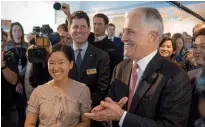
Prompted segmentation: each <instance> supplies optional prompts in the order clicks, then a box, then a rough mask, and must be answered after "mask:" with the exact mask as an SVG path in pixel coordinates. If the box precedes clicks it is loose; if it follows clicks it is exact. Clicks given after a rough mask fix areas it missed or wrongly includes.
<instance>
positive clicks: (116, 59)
mask: <svg viewBox="0 0 205 127" xmlns="http://www.w3.org/2000/svg"><path fill="white" fill-rule="evenodd" d="M90 40H92V39H90ZM90 43H91V44H92V45H94V46H95V47H97V48H99V49H102V50H104V51H106V52H107V53H108V54H109V57H110V72H111V74H112V72H113V70H114V68H115V66H116V65H117V64H119V63H120V62H121V61H122V60H123V57H121V56H120V55H119V53H118V51H117V47H116V45H115V44H114V43H113V42H112V41H111V40H109V39H108V37H106V38H104V39H103V40H101V41H98V42H94V41H92V42H90Z"/></svg>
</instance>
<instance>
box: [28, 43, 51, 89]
mask: <svg viewBox="0 0 205 127" xmlns="http://www.w3.org/2000/svg"><path fill="white" fill-rule="evenodd" d="M35 47H36V46H35V45H31V46H30V47H29V49H28V50H30V49H33V48H35ZM45 48H46V51H47V53H46V54H48V52H49V51H50V49H51V44H50V45H49V46H48V47H45ZM34 59H35V58H34ZM30 64H31V65H30V77H28V78H29V82H30V84H31V86H32V87H33V88H36V87H37V86H38V85H40V84H44V83H45V82H48V81H49V80H50V75H49V73H48V69H47V67H48V65H47V57H46V59H45V60H44V61H42V62H41V63H30Z"/></svg>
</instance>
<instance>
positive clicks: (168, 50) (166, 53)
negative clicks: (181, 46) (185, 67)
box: [159, 37, 176, 61]
mask: <svg viewBox="0 0 205 127" xmlns="http://www.w3.org/2000/svg"><path fill="white" fill-rule="evenodd" d="M175 51H176V44H175V43H173V42H172V40H171V39H170V38H169V37H164V38H163V39H162V41H161V42H160V44H159V53H160V55H161V56H163V57H166V58H168V59H170V60H173V61H174V54H175Z"/></svg>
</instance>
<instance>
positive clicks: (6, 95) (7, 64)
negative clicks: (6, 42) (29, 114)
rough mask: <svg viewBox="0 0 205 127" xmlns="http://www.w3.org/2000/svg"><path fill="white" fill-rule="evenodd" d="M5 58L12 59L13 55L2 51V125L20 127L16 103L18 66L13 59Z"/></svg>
mask: <svg viewBox="0 0 205 127" xmlns="http://www.w3.org/2000/svg"><path fill="white" fill-rule="evenodd" d="M10 53H11V52H10ZM5 54H7V55H5ZM5 56H11V57H12V55H9V53H8V52H7V53H6V52H4V51H1V79H2V80H1V85H2V86H1V89H2V91H1V96H2V97H1V99H2V101H1V103H2V104H1V106H2V107H1V111H2V113H1V125H2V127H18V112H17V110H16V106H15V102H14V96H15V95H14V92H15V87H16V84H17V81H18V76H17V73H18V70H17V66H15V65H16V64H13V63H14V62H15V61H12V59H13V58H10V57H6V58H5ZM5 59H6V60H5Z"/></svg>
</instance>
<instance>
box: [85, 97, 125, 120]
mask: <svg viewBox="0 0 205 127" xmlns="http://www.w3.org/2000/svg"><path fill="white" fill-rule="evenodd" d="M127 100H128V98H127V97H123V98H122V99H121V100H120V101H119V102H114V101H113V100H112V99H111V98H106V99H105V101H101V103H100V105H99V106H97V107H95V108H94V109H93V110H92V111H91V113H85V116H86V117H88V118H90V119H93V120H97V121H106V120H118V121H119V120H120V119H121V117H122V115H123V112H124V110H122V107H123V105H124V104H126V103H127Z"/></svg>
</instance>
